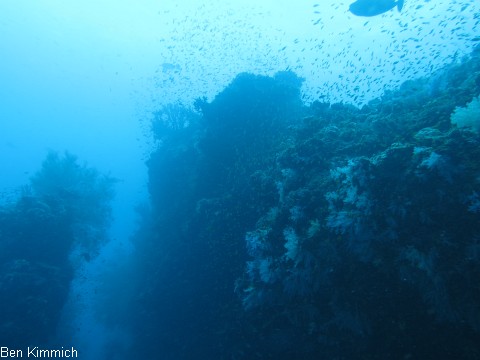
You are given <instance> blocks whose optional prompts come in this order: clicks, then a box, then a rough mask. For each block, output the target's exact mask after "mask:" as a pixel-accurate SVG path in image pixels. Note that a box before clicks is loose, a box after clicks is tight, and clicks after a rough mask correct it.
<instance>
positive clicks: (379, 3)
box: [349, 0, 404, 16]
mask: <svg viewBox="0 0 480 360" xmlns="http://www.w3.org/2000/svg"><path fill="white" fill-rule="evenodd" d="M403 2H404V0H397V1H395V0H357V1H355V2H354V3H352V4H350V8H349V10H350V12H351V13H352V14H353V15H357V16H376V15H380V14H383V13H384V12H387V11H389V10H391V9H393V8H394V7H395V6H396V7H397V8H398V11H401V10H402V7H403Z"/></svg>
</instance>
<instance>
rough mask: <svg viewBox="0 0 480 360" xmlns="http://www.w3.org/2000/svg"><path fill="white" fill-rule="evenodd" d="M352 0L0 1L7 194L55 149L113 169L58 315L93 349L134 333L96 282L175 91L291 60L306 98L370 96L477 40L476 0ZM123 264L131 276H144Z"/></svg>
mask: <svg viewBox="0 0 480 360" xmlns="http://www.w3.org/2000/svg"><path fill="white" fill-rule="evenodd" d="M348 5H349V3H348V2H340V3H339V2H337V1H323V2H314V1H310V2H305V3H304V4H300V5H298V4H293V2H291V1H262V2H260V4H258V1H253V0H252V1H207V2H197V1H191V2H189V1H186V2H181V3H178V2H176V1H154V0H149V1H142V2H140V3H137V2H133V1H130V2H128V1H124V2H118V1H102V2H101V3H100V2H98V1H69V2H65V1H60V0H57V1H54V0H50V1H41V2H40V1H39V2H28V1H18V0H17V1H13V0H5V1H2V2H1V3H0V166H1V168H2V171H1V173H0V193H2V194H3V195H2V197H1V199H0V200H1V201H6V200H8V199H12V198H15V194H16V193H17V190H18V188H19V187H20V186H22V185H23V184H25V183H27V182H28V179H29V177H30V176H31V175H32V174H34V173H35V171H37V170H38V169H39V168H40V164H41V162H42V160H43V159H44V158H45V156H46V155H47V153H48V151H49V150H55V151H60V152H62V151H64V150H68V151H69V152H71V153H73V154H76V155H77V156H78V157H79V159H80V162H82V163H83V162H86V163H88V165H90V166H93V167H95V168H97V169H98V170H100V171H101V172H103V173H108V174H110V175H111V176H113V177H115V178H117V179H119V183H118V184H117V185H116V192H117V195H116V198H115V200H114V203H113V207H114V208H113V216H114V221H113V223H112V227H111V230H110V234H111V239H112V240H111V241H112V242H111V243H109V244H108V245H107V246H106V247H105V248H104V249H103V250H102V251H101V255H100V256H99V257H98V258H97V259H95V260H94V261H93V262H92V263H87V264H86V268H85V269H81V270H78V271H77V273H76V275H77V277H76V280H75V281H74V287H73V290H72V291H73V294H75V291H78V289H80V291H79V293H80V294H81V295H80V297H81V299H80V300H79V301H78V302H75V301H74V302H72V304H71V308H69V309H70V310H69V311H71V312H72V314H78V311H79V309H76V308H75V307H80V310H81V311H80V313H81V314H82V315H75V317H74V318H71V317H68V318H67V319H66V320H63V322H62V326H65V327H68V326H73V327H74V328H77V331H74V333H75V334H76V337H75V340H76V341H78V342H79V343H83V344H85V345H84V346H85V348H86V349H87V350H85V351H86V353H88V354H89V355H86V356H88V357H85V358H92V359H94V358H99V359H100V358H105V356H106V355H105V354H106V353H107V351H108V350H107V349H106V348H107V347H108V346H107V345H106V344H109V341H112V343H114V344H117V345H116V346H119V345H118V344H119V343H124V344H125V343H128V341H129V340H126V339H128V337H129V336H128V330H125V329H123V328H121V326H120V325H118V327H117V328H115V329H114V330H111V329H109V330H108V331H107V330H105V328H104V326H105V325H102V324H99V322H98V321H97V320H98V319H96V318H95V316H94V314H93V313H92V312H91V308H92V307H93V305H92V304H94V303H95V301H96V298H95V295H94V294H95V288H96V287H105V286H106V285H105V282H106V281H108V280H106V279H108V276H107V275H104V274H103V271H104V270H105V269H108V270H109V273H111V272H112V271H111V269H115V268H122V266H124V264H126V263H128V261H129V259H128V257H129V254H130V253H131V251H132V248H131V247H132V246H131V244H130V243H129V240H128V239H129V236H130V235H131V234H132V233H133V231H134V229H135V226H136V218H137V215H136V214H135V211H134V208H135V207H136V206H137V205H138V204H143V203H146V202H148V194H147V185H146V184H147V176H148V174H147V167H146V166H145V161H146V160H147V159H148V157H149V154H150V152H151V151H152V149H154V148H155V142H154V140H153V139H152V135H151V134H150V120H151V113H152V111H154V110H156V109H158V108H159V107H160V106H162V105H165V104H169V103H176V102H181V103H183V104H185V105H187V106H191V104H192V103H193V101H194V99H196V98H198V97H203V96H205V97H206V98H207V99H208V100H210V101H211V100H213V98H214V97H215V95H216V94H218V93H219V92H221V91H222V90H223V89H224V88H225V87H226V86H227V85H228V84H229V83H230V82H231V81H232V80H233V79H234V78H235V76H236V75H237V74H239V73H241V72H251V73H254V74H259V75H269V76H271V75H273V74H275V73H276V72H278V71H282V70H287V69H288V70H292V71H294V72H295V73H296V74H297V75H298V76H300V77H303V78H305V82H304V85H303V87H302V96H303V100H304V101H305V103H306V104H309V103H310V102H312V101H314V100H317V99H319V97H320V96H321V100H324V101H330V102H336V101H343V102H347V103H353V104H355V105H363V104H365V103H366V102H368V101H369V100H371V99H373V98H375V97H377V96H380V95H382V94H383V93H384V91H385V90H390V89H395V88H396V87H397V86H399V85H400V84H401V83H402V82H403V81H405V80H408V79H415V78H418V77H421V76H424V75H427V74H430V73H432V72H433V71H434V70H436V69H438V68H440V67H441V66H443V65H444V64H447V63H450V62H452V61H454V60H455V59H460V58H461V57H462V56H463V55H464V54H467V53H469V52H470V51H471V49H472V48H473V46H475V45H476V44H478V39H479V36H480V30H479V28H478V16H479V15H478V14H479V11H480V8H479V3H478V2H477V1H474V0H471V1H468V0H462V1H454V0H451V1H446V0H441V1H424V0H417V1H413V0H411V1H409V0H406V3H405V7H404V9H403V11H402V12H401V13H399V12H397V11H396V10H392V11H390V12H388V13H385V14H384V15H381V16H377V17H373V18H359V17H355V16H353V15H352V14H350V13H349V12H348ZM165 171H168V169H166V170H165ZM106 276H107V277H106ZM129 276H131V278H130V277H129ZM129 276H127V277H126V278H125V282H126V283H131V282H135V281H136V279H135V276H134V275H129ZM85 279H86V280H85ZM75 286H77V288H75ZM126 288H128V285H126ZM75 289H77V290H75ZM92 294H93V295H92ZM122 296H125V297H128V295H121V294H119V295H118V297H119V298H122ZM125 311H129V310H128V309H126V310H125ZM67 316H69V315H67ZM60 332H61V331H60ZM60 338H62V336H60ZM93 339H95V340H93ZM0 340H1V339H0ZM0 345H1V344H0ZM117 355H119V354H117ZM119 358H121V356H120V355H119Z"/></svg>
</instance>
